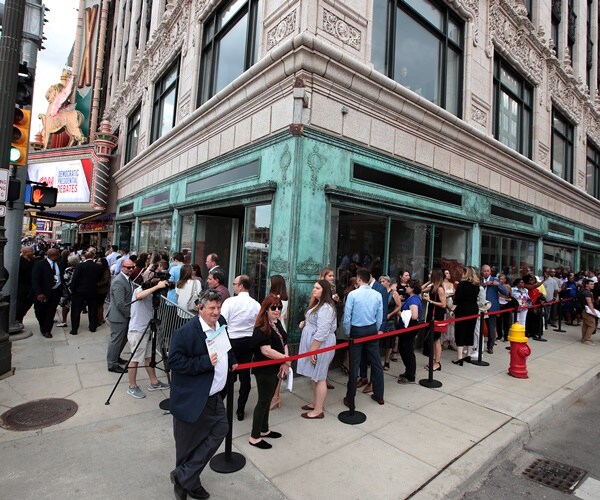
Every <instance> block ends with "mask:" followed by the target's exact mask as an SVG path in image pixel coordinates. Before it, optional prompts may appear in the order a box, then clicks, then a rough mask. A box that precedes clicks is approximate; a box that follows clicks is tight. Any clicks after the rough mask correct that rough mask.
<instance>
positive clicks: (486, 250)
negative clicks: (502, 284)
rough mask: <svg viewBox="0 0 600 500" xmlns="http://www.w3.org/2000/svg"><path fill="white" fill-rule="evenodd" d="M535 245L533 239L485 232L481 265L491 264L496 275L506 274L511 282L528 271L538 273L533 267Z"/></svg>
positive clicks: (482, 239)
mask: <svg viewBox="0 0 600 500" xmlns="http://www.w3.org/2000/svg"><path fill="white" fill-rule="evenodd" d="M535 245H536V243H535V241H533V240H526V239H520V238H518V237H515V236H509V237H504V236H499V235H495V234H491V233H485V232H484V233H483V234H482V236H481V265H484V264H487V265H489V266H490V267H491V268H492V274H494V275H497V273H504V274H506V276H508V279H509V281H510V282H511V283H512V281H513V280H514V279H515V278H517V277H521V276H524V275H525V274H527V273H528V272H533V273H535V274H538V273H537V271H536V270H535V269H533V266H534V262H535Z"/></svg>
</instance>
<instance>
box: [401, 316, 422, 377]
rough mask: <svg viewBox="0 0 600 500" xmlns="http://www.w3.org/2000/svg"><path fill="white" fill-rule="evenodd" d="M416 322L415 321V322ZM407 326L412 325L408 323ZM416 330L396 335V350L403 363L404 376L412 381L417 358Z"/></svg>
mask: <svg viewBox="0 0 600 500" xmlns="http://www.w3.org/2000/svg"><path fill="white" fill-rule="evenodd" d="M415 324H416V323H415ZM409 326H413V325H412V324H410V325H409ZM417 333H418V330H413V331H411V332H408V333H402V334H400V335H398V352H399V354H400V358H401V359H402V363H404V376H405V377H406V378H407V379H408V380H410V381H411V382H413V381H414V380H415V374H416V372H417V358H416V357H415V337H416V336H417Z"/></svg>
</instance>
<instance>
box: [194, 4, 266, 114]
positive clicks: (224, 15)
mask: <svg viewBox="0 0 600 500" xmlns="http://www.w3.org/2000/svg"><path fill="white" fill-rule="evenodd" d="M260 10H261V9H260V0H231V1H230V2H227V3H225V5H224V6H223V7H222V8H220V9H218V10H217V11H216V12H215V14H214V15H213V16H211V17H210V18H209V19H208V20H207V21H206V22H205V23H204V33H203V42H202V56H201V62H200V66H201V69H200V92H199V103H198V105H201V104H203V103H204V102H206V101H208V100H209V99H210V98H211V97H212V96H214V95H215V94H216V93H217V92H219V91H220V90H222V89H223V88H225V87H226V86H227V85H228V84H229V83H231V82H232V81H233V80H235V79H236V78H237V77H238V76H240V75H241V74H242V73H243V72H244V71H246V70H247V69H248V68H249V67H250V66H252V65H253V64H254V63H255V62H256V59H257V53H258V44H259V38H258V37H259V36H260V30H259V26H260V24H261V19H260V17H259V16H260Z"/></svg>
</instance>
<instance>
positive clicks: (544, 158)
mask: <svg viewBox="0 0 600 500" xmlns="http://www.w3.org/2000/svg"><path fill="white" fill-rule="evenodd" d="M549 152H550V148H549V147H548V146H546V145H545V144H544V143H543V142H540V143H538V160H539V163H541V164H542V165H547V162H548V153H549Z"/></svg>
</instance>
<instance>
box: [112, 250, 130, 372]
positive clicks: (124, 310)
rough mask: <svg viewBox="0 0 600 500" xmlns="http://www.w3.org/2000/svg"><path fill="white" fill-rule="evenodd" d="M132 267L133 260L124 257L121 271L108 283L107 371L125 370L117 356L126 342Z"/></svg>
mask: <svg viewBox="0 0 600 500" xmlns="http://www.w3.org/2000/svg"><path fill="white" fill-rule="evenodd" d="M134 267H135V264H134V263H133V261H131V260H130V259H125V260H124V261H123V263H122V264H121V272H119V274H118V275H117V276H115V277H114V278H113V280H112V282H111V284H110V305H109V306H108V311H107V313H106V319H108V321H109V322H110V340H109V341H108V352H107V354H106V363H107V364H108V371H109V372H115V373H124V372H126V371H127V369H126V368H123V367H122V366H121V365H120V361H121V360H120V357H119V356H120V355H121V351H122V350H123V347H125V344H126V343H127V330H128V329H129V318H130V316H131V297H132V295H133V284H132V283H131V281H129V275H130V274H131V271H132V270H133V268H134Z"/></svg>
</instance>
